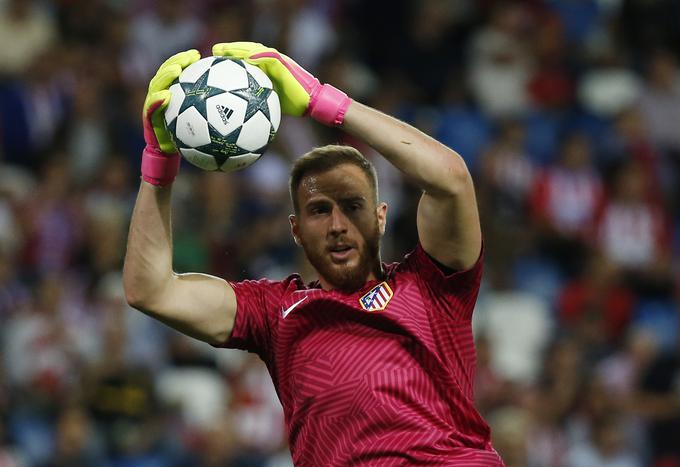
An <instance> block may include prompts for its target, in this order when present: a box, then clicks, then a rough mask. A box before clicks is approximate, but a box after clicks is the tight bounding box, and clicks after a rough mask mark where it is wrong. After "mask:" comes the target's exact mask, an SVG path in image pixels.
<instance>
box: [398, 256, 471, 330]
mask: <svg viewBox="0 0 680 467" xmlns="http://www.w3.org/2000/svg"><path fill="white" fill-rule="evenodd" d="M483 258H484V250H483V248H482V251H481V252H480V254H479V258H477V262H476V263H475V264H474V265H473V266H472V267H471V268H469V269H466V270H464V271H455V272H453V273H450V274H447V273H446V272H444V271H443V270H442V268H441V267H440V266H439V265H437V264H436V263H435V261H434V260H433V259H432V258H431V257H430V255H428V254H427V253H426V252H425V250H424V249H423V247H422V246H421V244H420V243H418V245H417V246H416V248H415V250H413V252H411V253H410V254H409V255H408V256H407V257H406V258H405V261H404V265H405V266H406V267H407V268H408V269H409V270H411V271H412V272H413V273H414V274H415V276H416V278H417V281H418V284H419V287H420V289H421V291H422V292H423V294H424V295H425V298H426V299H428V300H429V301H430V303H431V305H432V309H433V310H438V311H441V312H442V313H445V314H446V315H448V316H449V317H451V318H452V319H455V320H460V321H469V320H471V319H472V311H473V310H474V307H475V302H476V301H477V295H478V294H479V285H480V283H481V280H482V270H483V263H484V261H483Z"/></svg>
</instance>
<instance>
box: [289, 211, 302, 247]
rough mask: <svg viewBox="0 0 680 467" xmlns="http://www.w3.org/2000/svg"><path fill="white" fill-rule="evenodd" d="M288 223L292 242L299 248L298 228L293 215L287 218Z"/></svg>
mask: <svg viewBox="0 0 680 467" xmlns="http://www.w3.org/2000/svg"><path fill="white" fill-rule="evenodd" d="M288 222H290V233H291V234H292V235H293V241H294V242H295V244H296V245H297V246H300V227H299V226H298V223H297V217H295V214H291V215H289V216H288Z"/></svg>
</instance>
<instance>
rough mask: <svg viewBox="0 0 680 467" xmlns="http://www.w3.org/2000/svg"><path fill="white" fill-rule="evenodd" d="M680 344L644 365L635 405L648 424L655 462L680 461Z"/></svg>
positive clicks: (675, 462)
mask: <svg viewBox="0 0 680 467" xmlns="http://www.w3.org/2000/svg"><path fill="white" fill-rule="evenodd" d="M678 381H680V345H678V344H677V343H676V346H675V349H673V351H671V352H669V353H664V352H661V353H659V355H658V356H657V357H656V358H654V359H653V360H652V361H650V362H649V364H648V365H647V366H646V367H645V368H644V370H643V373H642V378H641V380H640V384H639V386H638V392H637V400H636V406H637V409H638V410H639V412H640V413H641V414H642V416H643V417H645V419H646V420H647V421H648V423H649V441H650V444H651V446H650V447H651V456H652V463H653V465H659V466H665V465H679V464H680V391H679V388H678Z"/></svg>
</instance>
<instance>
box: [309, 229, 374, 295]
mask: <svg viewBox="0 0 680 467" xmlns="http://www.w3.org/2000/svg"><path fill="white" fill-rule="evenodd" d="M364 240H365V242H366V243H365V245H364V248H363V249H362V250H359V249H357V252H358V253H359V263H358V264H357V265H356V266H349V265H347V264H335V263H333V262H332V261H331V259H330V258H329V256H328V252H327V250H326V248H325V246H323V247H320V248H314V247H312V246H310V245H308V244H307V243H306V242H304V241H302V248H303V249H304V250H305V254H306V255H307V259H309V262H310V263H311V265H312V266H313V267H314V269H316V271H317V272H318V273H319V275H320V276H321V277H323V278H324V279H325V280H326V281H327V282H328V283H329V284H331V285H332V286H333V287H335V288H336V289H339V290H342V291H347V292H352V291H355V290H358V289H360V288H361V287H362V286H363V285H364V284H365V283H366V279H367V278H368V276H369V274H370V273H371V272H374V273H376V277H378V272H379V270H380V231H379V228H378V224H377V222H376V225H375V229H373V232H371V233H370V234H369V235H368V236H366V237H365V238H364Z"/></svg>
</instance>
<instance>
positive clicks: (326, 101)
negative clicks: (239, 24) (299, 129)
mask: <svg viewBox="0 0 680 467" xmlns="http://www.w3.org/2000/svg"><path fill="white" fill-rule="evenodd" d="M212 52H213V55H216V56H224V57H229V58H236V59H242V60H245V61H246V62H248V63H250V64H252V65H255V66H257V67H259V68H261V69H262V71H264V72H265V73H266V74H267V76H269V78H270V79H271V80H272V83H273V84H274V89H275V90H276V92H277V93H278V95H279V100H280V101H281V110H282V111H283V113H285V114H288V115H293V116H295V117H300V116H302V115H309V116H310V117H312V118H313V119H314V120H317V121H318V122H320V123H323V124H325V125H340V124H342V122H343V120H344V118H345V112H346V111H347V108H348V107H349V104H350V102H351V101H352V100H351V99H350V98H349V97H347V94H345V93H344V92H342V91H340V90H338V89H336V88H334V87H333V86H331V85H330V84H323V85H322V84H321V83H320V82H319V80H318V79H316V78H315V77H314V76H312V74H310V73H309V72H308V71H307V70H305V69H304V68H302V67H301V66H300V65H298V64H297V63H295V61H293V60H292V59H291V58H290V57H287V56H286V55H283V54H282V53H280V52H279V51H277V50H276V49H272V48H271V47H266V46H264V45H262V44H260V43H257V42H225V43H221V44H215V45H214V46H213V48H212Z"/></svg>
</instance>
